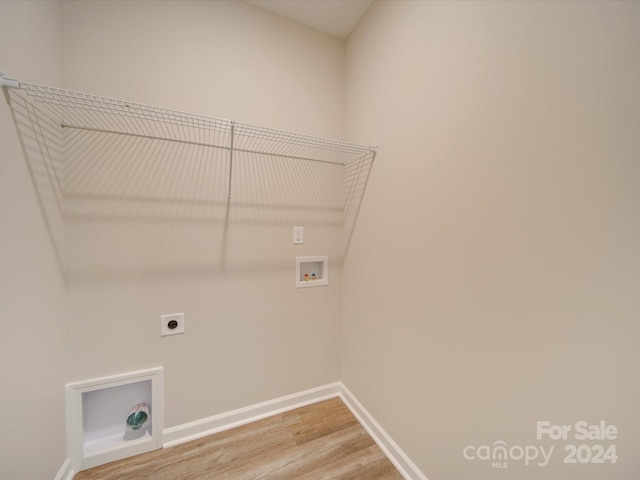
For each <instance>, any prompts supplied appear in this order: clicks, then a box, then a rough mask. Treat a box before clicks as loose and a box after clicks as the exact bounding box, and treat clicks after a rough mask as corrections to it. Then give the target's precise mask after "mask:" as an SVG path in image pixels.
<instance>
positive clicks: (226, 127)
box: [20, 83, 376, 165]
mask: <svg viewBox="0 0 640 480" xmlns="http://www.w3.org/2000/svg"><path fill="white" fill-rule="evenodd" d="M20 87H21V91H24V92H25V93H26V94H27V95H28V96H29V97H30V98H31V99H32V100H34V101H36V102H39V103H41V104H44V105H46V106H47V108H48V109H49V110H50V111H51V113H52V114H53V115H54V116H55V117H56V118H58V120H59V123H60V125H61V126H62V127H63V128H74V129H80V130H91V131H97V132H104V133H113V134H119V135H130V136H135V137H143V138H151V139H161V140H168V141H172V142H178V143H189V144H194V145H200V146H206V147H212V148H222V149H226V150H231V149H232V148H233V150H234V151H237V152H244V153H249V154H261V155H267V156H278V157H287V158H293V159H301V160H310V161H316V162H325V163H334V164H340V165H347V164H349V163H350V162H352V161H355V160H358V159H360V158H362V157H364V156H367V155H371V154H372V153H374V152H375V150H376V147H374V146H368V145H359V144H354V143H349V142H343V141H338V140H332V139H326V138H321V137H315V136H311V135H305V134H299V133H293V132H288V131H284V130H278V129H273V128H267V127H262V126H257V125H250V124H245V123H240V122H234V121H231V120H225V119H219V118H214V117H208V116H204V115H198V114H193V113H186V112H180V111H176V110H169V109H165V108H161V107H156V106H150V105H144V104H140V103H134V102H128V101H124V100H119V99H114V98H110V97H102V96H97V95H91V94H87V93H81V92H75V91H71V90H65V89H60V88H55V87H48V86H42V85H36V84H31V83H20ZM232 137H233V140H232Z"/></svg>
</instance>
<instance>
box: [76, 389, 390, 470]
mask: <svg viewBox="0 0 640 480" xmlns="http://www.w3.org/2000/svg"><path fill="white" fill-rule="evenodd" d="M94 479H100V480H134V479H135V480H141V479H153V480H178V479H179V480H204V479H207V480H208V479H230V480H231V479H233V480H249V479H278V480H285V479H298V480H303V479H307V480H310V479H313V480H316V479H342V480H347V479H353V480H356V479H357V480H402V475H400V473H399V472H398V471H397V470H396V469H395V467H394V466H393V464H392V463H391V462H390V461H389V459H388V458H387V457H386V456H385V455H384V453H382V450H380V448H379V447H378V446H377V445H376V443H375V442H374V441H373V439H372V438H371V437H370V436H369V434H368V433H367V432H366V431H365V430H364V428H363V427H362V425H360V423H359V422H358V420H356V418H355V417H354V416H353V415H352V414H351V412H350V411H349V409H348V408H347V407H346V406H345V404H344V403H343V402H342V400H340V399H339V398H333V399H330V400H326V401H324V402H320V403H316V404H313V405H310V406H307V407H302V408H298V409H296V410H292V411H289V412H285V413H282V414H280V415H275V416H273V417H269V418H266V419H263V420H259V421H257V422H253V423H250V424H248V425H244V426H241V427H237V428H234V429H231V430H227V431H224V432H221V433H218V434H215V435H211V436H208V437H204V438H201V439H198V440H194V441H192V442H189V443H184V444H181V445H178V446H175V447H170V448H166V449H160V450H154V451H152V452H149V453H144V454H142V455H137V456H135V457H130V458H126V459H123V460H119V461H116V462H112V463H108V464H106V465H101V466H99V467H95V468H92V469H89V470H84V471H82V472H80V473H78V474H76V476H75V480H94Z"/></svg>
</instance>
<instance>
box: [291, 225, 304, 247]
mask: <svg viewBox="0 0 640 480" xmlns="http://www.w3.org/2000/svg"><path fill="white" fill-rule="evenodd" d="M303 243H304V227H293V244H294V245H302V244H303Z"/></svg>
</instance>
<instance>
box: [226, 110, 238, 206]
mask: <svg viewBox="0 0 640 480" xmlns="http://www.w3.org/2000/svg"><path fill="white" fill-rule="evenodd" d="M235 130H236V122H231V142H230V147H229V192H228V193H227V196H228V198H231V197H232V196H233V195H231V178H232V174H233V137H234V135H235Z"/></svg>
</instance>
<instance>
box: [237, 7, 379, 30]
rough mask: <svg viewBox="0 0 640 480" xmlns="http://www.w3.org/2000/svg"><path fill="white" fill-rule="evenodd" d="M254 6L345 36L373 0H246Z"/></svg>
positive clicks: (317, 28) (356, 23)
mask: <svg viewBox="0 0 640 480" xmlns="http://www.w3.org/2000/svg"><path fill="white" fill-rule="evenodd" d="M245 1H246V2H247V3H250V4H251V5H254V6H256V7H259V8H262V9H264V10H268V11H270V12H272V13H275V14H277V15H280V16H282V17H286V18H288V19H290V20H294V21H296V22H299V23H302V24H304V25H307V26H308V27H311V28H315V29H316V30H320V31H322V32H325V33H328V34H330V35H334V36H336V37H338V38H342V39H346V38H347V37H348V36H349V34H350V33H351V32H352V31H353V29H354V28H355V27H356V25H358V22H360V19H361V18H362V17H363V16H364V14H365V13H366V12H367V10H368V9H369V7H370V6H371V4H372V3H373V0H245Z"/></svg>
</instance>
